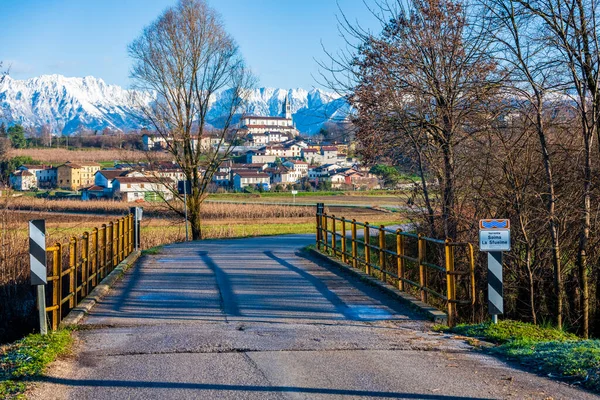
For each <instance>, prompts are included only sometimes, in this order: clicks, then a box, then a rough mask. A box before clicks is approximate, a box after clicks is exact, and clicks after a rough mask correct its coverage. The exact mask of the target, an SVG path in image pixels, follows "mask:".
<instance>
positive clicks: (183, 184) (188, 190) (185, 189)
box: [177, 181, 192, 194]
mask: <svg viewBox="0 0 600 400" xmlns="http://www.w3.org/2000/svg"><path fill="white" fill-rule="evenodd" d="M177 192H178V193H179V194H192V182H190V181H177Z"/></svg>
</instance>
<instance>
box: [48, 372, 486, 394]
mask: <svg viewBox="0 0 600 400" xmlns="http://www.w3.org/2000/svg"><path fill="white" fill-rule="evenodd" d="M38 381H39V382H49V383H54V384H58V385H68V386H75V387H81V386H88V387H94V388H96V387H98V388H102V387H104V388H109V387H114V388H152V389H184V390H211V391H234V392H266V393H272V392H276V393H306V394H325V395H338V396H361V397H369V398H392V399H423V400H430V399H431V400H434V399H439V400H479V399H484V398H483V397H464V396H444V395H441V394H424V393H400V392H379V391H372V390H352V389H330V388H310V387H296V386H258V385H225V384H211V383H186V382H154V381H122V380H104V379H102V380H100V379H98V380H96V379H81V380H78V379H66V378H55V377H43V378H41V379H39V380H38Z"/></svg>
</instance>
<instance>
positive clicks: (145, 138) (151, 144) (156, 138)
mask: <svg viewBox="0 0 600 400" xmlns="http://www.w3.org/2000/svg"><path fill="white" fill-rule="evenodd" d="M142 147H143V149H144V150H146V151H148V150H161V149H166V148H167V140H166V139H165V138H164V137H162V136H161V135H151V134H147V133H144V134H143V135H142Z"/></svg>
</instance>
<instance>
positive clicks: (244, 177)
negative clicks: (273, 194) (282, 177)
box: [233, 170, 271, 190]
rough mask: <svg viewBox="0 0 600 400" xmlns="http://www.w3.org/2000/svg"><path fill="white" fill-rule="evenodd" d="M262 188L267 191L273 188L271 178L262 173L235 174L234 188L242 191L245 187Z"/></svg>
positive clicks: (250, 171)
mask: <svg viewBox="0 0 600 400" xmlns="http://www.w3.org/2000/svg"><path fill="white" fill-rule="evenodd" d="M259 185H260V186H262V187H263V188H264V189H265V190H269V189H270V188H271V177H270V176H269V174H267V173H264V172H262V171H252V170H241V171H240V170H238V171H235V172H233V188H234V189H235V190H242V189H243V188H245V187H248V186H250V187H256V186H259Z"/></svg>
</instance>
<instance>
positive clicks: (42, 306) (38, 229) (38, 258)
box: [29, 219, 48, 335]
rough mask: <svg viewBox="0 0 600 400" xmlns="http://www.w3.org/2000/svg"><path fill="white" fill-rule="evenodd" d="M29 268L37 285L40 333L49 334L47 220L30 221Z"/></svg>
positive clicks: (32, 279) (33, 282)
mask: <svg viewBox="0 0 600 400" xmlns="http://www.w3.org/2000/svg"><path fill="white" fill-rule="evenodd" d="M29 268H30V270H31V285H35V286H37V305H38V312H39V317H40V318H39V319H40V334H42V335H46V334H48V325H47V323H46V282H47V275H48V273H47V269H46V221H45V220H43V219H34V220H31V221H29Z"/></svg>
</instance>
